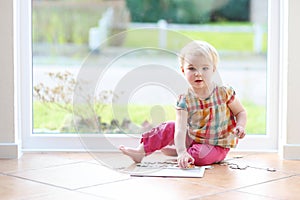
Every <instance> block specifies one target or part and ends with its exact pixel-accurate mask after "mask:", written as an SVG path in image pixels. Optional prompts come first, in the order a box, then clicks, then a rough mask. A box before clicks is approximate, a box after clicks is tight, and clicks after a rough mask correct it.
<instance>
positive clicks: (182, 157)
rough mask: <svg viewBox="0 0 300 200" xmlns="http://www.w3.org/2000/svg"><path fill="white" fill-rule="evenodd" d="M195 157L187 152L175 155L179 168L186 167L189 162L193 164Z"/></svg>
mask: <svg viewBox="0 0 300 200" xmlns="http://www.w3.org/2000/svg"><path fill="white" fill-rule="evenodd" d="M194 161H195V159H194V158H193V157H192V156H191V155H190V154H189V153H188V152H183V153H180V154H179V155H178V157H177V163H178V166H179V167H180V168H183V169H185V168H188V167H189V165H190V164H194Z"/></svg>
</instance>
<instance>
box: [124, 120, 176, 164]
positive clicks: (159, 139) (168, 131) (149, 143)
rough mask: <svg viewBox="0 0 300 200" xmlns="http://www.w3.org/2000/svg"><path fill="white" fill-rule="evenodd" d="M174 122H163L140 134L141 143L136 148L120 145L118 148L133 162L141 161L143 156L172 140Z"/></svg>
mask: <svg viewBox="0 0 300 200" xmlns="http://www.w3.org/2000/svg"><path fill="white" fill-rule="evenodd" d="M174 131H175V123H174V122H165V123H162V124H160V125H159V126H157V127H155V128H153V129H151V130H150V131H148V132H145V133H144V134H143V135H142V139H141V144H140V145H139V146H138V147H137V148H128V147H124V146H120V147H119V149H120V150H121V151H122V152H123V153H124V154H125V155H127V156H129V157H131V158H132V160H133V161H134V162H137V163H139V162H141V161H142V159H143V158H144V156H146V155H149V154H151V153H153V152H154V151H156V150H160V149H162V148H163V147H165V146H167V145H168V144H170V143H172V142H173V140H174Z"/></svg>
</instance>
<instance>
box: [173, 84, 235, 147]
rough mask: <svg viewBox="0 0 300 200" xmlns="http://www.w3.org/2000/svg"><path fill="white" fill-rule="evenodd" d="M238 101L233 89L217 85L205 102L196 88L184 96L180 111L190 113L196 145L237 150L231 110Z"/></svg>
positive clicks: (182, 96)
mask: <svg viewBox="0 0 300 200" xmlns="http://www.w3.org/2000/svg"><path fill="white" fill-rule="evenodd" d="M234 98H235V91H234V90H233V88H232V87H228V86H216V87H215V88H214V91H213V92H212V94H211V95H210V96H209V97H208V98H206V99H204V100H202V99H199V98H197V97H196V96H195V94H194V92H193V90H192V89H189V90H188V92H187V93H186V94H184V95H180V96H179V99H178V101H177V108H178V109H183V110H186V111H187V112H188V121H187V126H188V127H187V133H188V135H189V137H191V138H192V139H193V140H194V141H195V142H196V143H201V144H211V145H218V146H222V147H226V148H232V147H236V145H237V143H238V139H237V137H234V136H233V135H232V134H231V133H232V132H233V129H234V128H235V126H236V120H235V117H234V115H233V113H232V112H231V110H230V109H229V107H228V104H229V103H230V102H232V101H233V100H234Z"/></svg>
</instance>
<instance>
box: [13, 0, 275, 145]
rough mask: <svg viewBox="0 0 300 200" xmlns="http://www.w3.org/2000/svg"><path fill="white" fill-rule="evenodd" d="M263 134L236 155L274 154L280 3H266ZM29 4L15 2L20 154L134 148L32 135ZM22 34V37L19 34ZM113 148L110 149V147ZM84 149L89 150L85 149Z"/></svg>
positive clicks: (96, 139)
mask: <svg viewBox="0 0 300 200" xmlns="http://www.w3.org/2000/svg"><path fill="white" fill-rule="evenodd" d="M268 2H269V4H268V8H269V23H268V34H269V36H268V67H267V77H268V78H267V80H268V82H267V92H268V95H267V96H268V98H267V105H268V106H267V127H266V129H267V131H266V134H265V135H247V136H246V137H245V139H243V140H240V143H239V145H238V148H237V149H236V151H277V150H278V135H279V134H278V130H279V120H278V119H279V117H278V113H279V112H278V111H279V106H278V105H279V89H278V88H279V81H278V80H279V67H280V66H279V63H280V62H279V61H280V60H279V49H280V48H279V43H280V34H279V33H280V31H279V30H280V0H269V1H268ZM31 3H32V2H31V0H15V6H16V12H17V13H18V14H15V17H16V25H17V26H16V33H18V34H17V35H16V46H17V47H18V48H19V51H17V53H16V58H17V62H16V63H17V66H16V67H17V70H16V71H17V77H18V82H17V87H18V91H19V95H20V98H19V103H20V105H21V106H20V107H21V109H20V111H19V112H20V113H21V115H20V121H21V123H20V127H19V128H20V130H22V149H23V151H93V150H95V151H96V150H97V151H116V150H117V147H118V146H119V145H120V144H124V145H128V146H132V147H134V146H136V145H137V144H138V142H139V139H138V138H136V137H131V136H128V135H125V134H106V135H102V134H101V135H95V134H91V135H85V136H84V137H83V136H80V135H78V134H57V135H56V134H33V133H32V130H33V128H32V116H33V115H32V41H31V30H32V29H31V28H32V26H31V25H32V24H31ZM20 33H22V34H20ZM82 141H84V142H82ZM111 144H113V145H111ZM86 145H87V146H88V147H89V148H88V149H87V148H86Z"/></svg>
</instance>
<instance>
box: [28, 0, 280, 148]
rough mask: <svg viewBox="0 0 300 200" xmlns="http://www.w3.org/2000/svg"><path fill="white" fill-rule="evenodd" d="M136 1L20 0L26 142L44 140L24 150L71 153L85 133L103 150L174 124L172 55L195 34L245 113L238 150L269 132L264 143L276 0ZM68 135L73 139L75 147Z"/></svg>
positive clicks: (179, 80)
mask: <svg viewBox="0 0 300 200" xmlns="http://www.w3.org/2000/svg"><path fill="white" fill-rule="evenodd" d="M26 2H27V1H26ZM144 2H146V1H136V2H135V1H133V0H127V1H125V0H124V1H123V0H122V1H121V0H120V1H102V0H99V1H94V0H93V1H81V0H74V1H69V0H58V1H50V0H33V1H31V2H29V1H28V2H27V3H28V4H30V3H31V4H32V12H31V14H32V15H31V17H30V19H31V20H30V21H29V22H30V23H31V28H32V29H31V33H32V69H30V71H32V84H31V87H32V88H33V89H32V94H31V95H30V97H29V98H28V99H31V100H32V102H31V103H30V104H31V105H32V121H31V122H30V123H31V124H32V127H30V129H31V132H30V137H29V135H28V134H27V135H28V137H26V138H28V140H27V141H28V143H27V144H28V146H34V145H35V144H36V142H35V140H36V141H37V140H41V141H43V142H45V143H46V144H47V145H45V146H43V145H42V143H39V145H37V146H36V147H34V148H45V147H46V148H49V149H52V148H67V149H77V148H78V147H79V146H80V144H82V143H83V144H85V146H93V147H92V148H94V145H95V146H97V142H96V140H93V139H91V138H93V137H95V138H98V139H99V140H105V141H106V142H104V143H107V141H109V143H110V144H112V143H113V145H112V146H114V145H117V144H118V143H124V142H126V141H127V142H129V143H132V144H135V142H131V140H132V139H133V140H137V137H138V134H139V133H141V132H143V131H145V130H148V129H149V128H151V127H153V126H155V125H156V124H158V123H160V122H163V121H165V120H174V119H175V111H174V105H175V102H176V98H177V95H178V94H179V93H180V92H182V91H183V89H184V88H185V82H184V80H183V77H182V76H181V74H180V71H179V66H178V62H177V57H176V53H178V51H179V50H180V48H181V47H182V46H183V45H184V44H185V43H187V42H188V41H190V40H193V39H199V40H206V41H208V42H210V43H211V44H213V45H214V46H215V47H216V48H217V49H218V51H219V53H220V57H221V63H220V66H219V74H220V76H221V80H222V82H223V83H224V84H230V85H232V86H233V87H234V88H235V90H236V92H237V94H238V96H239V98H240V99H241V100H242V102H243V103H244V105H245V107H246V109H247V111H248V115H249V121H248V126H247V133H248V134H249V136H250V137H248V139H247V140H248V141H246V140H245V141H244V142H242V144H241V148H249V147H250V146H251V145H250V143H251V140H252V141H254V142H255V141H260V140H261V138H265V139H266V140H267V139H269V137H271V138H273V139H271V140H269V141H270V142H269V143H271V144H270V146H271V148H274V146H276V139H274V138H276V137H277V133H276V132H273V131H271V129H272V128H270V127H271V124H270V123H272V121H273V122H274V120H275V119H272V117H271V118H269V116H271V115H272V112H276V110H275V111H274V110H270V107H269V105H270V104H269V103H270V102H272V101H274V99H275V98H273V99H272V98H271V96H272V95H273V96H274V95H277V94H276V92H274V91H273V88H272V87H274V84H273V83H272V81H274V80H276V78H277V64H275V65H274V63H276V62H275V61H271V60H270V58H272V56H274V57H276V54H277V52H276V51H274V52H273V51H271V50H272V49H274V48H271V47H276V45H277V43H276V42H277V41H278V35H277V34H276V33H277V31H278V30H277V27H278V21H277V20H278V19H277V18H276V17H274V16H276V14H278V10H277V9H278V5H277V4H278V2H277V1H273V2H272V1H270V4H268V1H267V0H265V1H256V0H243V1H234V0H229V1H211V2H214V3H211V4H209V5H208V4H207V3H206V4H203V5H202V3H201V2H202V1H191V3H190V5H191V6H190V7H187V6H186V4H184V2H183V1H182V3H181V2H180V1H174V2H173V3H170V2H172V1H170V2H169V3H166V2H164V1H161V2H160V4H162V5H151V4H145V3H144ZM203 2H204V1H203ZM271 2H272V3H271ZM144 4H145V5H144ZM24 5H25V3H24ZM204 5H206V6H204ZM26 6H27V5H26ZM140 9H144V10H143V12H141V11H140ZM161 9H163V11H162V10H161ZM137 10H139V12H137ZM148 12H151V13H152V14H151V15H147V14H144V15H142V14H141V13H148ZM29 14H30V13H29ZM268 15H269V16H268ZM27 19H28V18H27ZM270 30H273V32H271V31H270ZM274 33H275V34H274ZM272 34H273V35H272ZM276 37H277V38H276ZM272 41H274V42H275V43H272ZM273 62H274V63H273ZM28 63H31V61H28ZM271 65H272V69H270V66H271ZM268 75H269V76H268ZM272 77H273V78H272ZM273 79H274V80H273ZM270 83H271V84H270ZM272 84H273V85H272ZM270 90H271V91H270ZM273 103H274V102H273ZM29 112H30V110H29ZM275 123H276V122H275ZM132 134H135V135H136V136H132ZM78 137H79V139H78ZM30 138H32V139H30ZM74 138H77V139H75V140H76V141H77V140H80V141H79V143H78V144H77V146H76V145H73V144H74V141H72V140H74ZM86 138H88V139H86ZM68 141H71V142H69V143H68ZM51 142H53V143H56V144H53V145H52V144H50V143H51ZM66 143H68V144H69V145H65V144H66ZM72 143H73V144H72ZM75 143H76V142H75ZM94 143H95V144H94ZM57 144H58V145H57ZM60 144H62V145H61V146H59V145H60ZM64 145H65V146H64ZM98 145H99V143H98ZM25 146H26V145H25ZM57 146H58V147H57ZM256 146H257V147H258V148H264V146H263V145H260V144H258V145H256ZM102 147H103V148H102ZM102 147H100V149H109V148H110V147H111V145H105V144H102ZM95 148H96V149H97V147H95Z"/></svg>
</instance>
